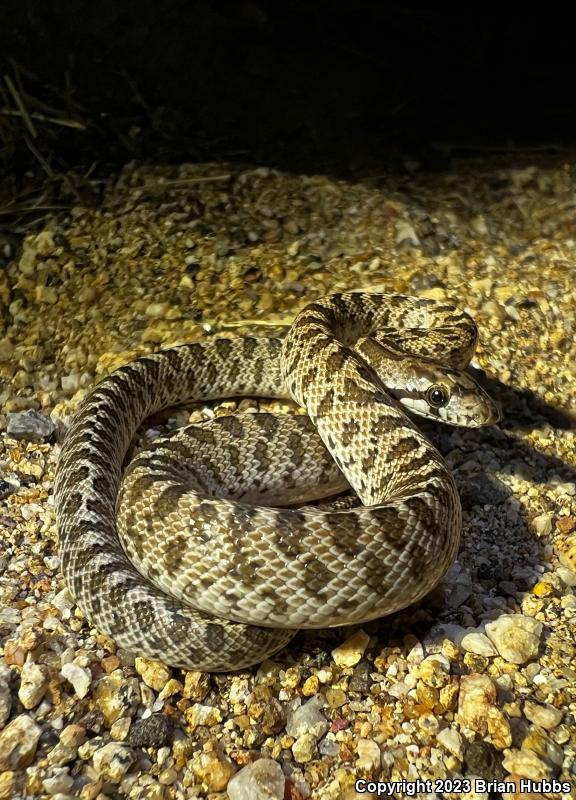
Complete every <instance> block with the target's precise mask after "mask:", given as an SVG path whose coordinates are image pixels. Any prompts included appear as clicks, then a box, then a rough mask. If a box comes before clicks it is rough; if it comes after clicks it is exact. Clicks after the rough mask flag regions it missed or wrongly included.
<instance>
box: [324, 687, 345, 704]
mask: <svg viewBox="0 0 576 800" xmlns="http://www.w3.org/2000/svg"><path fill="white" fill-rule="evenodd" d="M347 701H348V697H347V695H346V692H344V691H343V690H342V689H332V688H330V689H326V702H327V703H328V705H329V706H330V708H340V707H341V706H343V705H344V703H346V702H347Z"/></svg>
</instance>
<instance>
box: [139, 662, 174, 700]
mask: <svg viewBox="0 0 576 800" xmlns="http://www.w3.org/2000/svg"><path fill="white" fill-rule="evenodd" d="M134 667H135V669H136V672H137V673H138V674H139V675H141V676H142V680H143V681H144V683H145V684H146V686H149V687H150V688H151V689H154V690H155V691H157V692H161V691H162V689H163V688H164V687H165V686H166V684H167V683H168V681H169V680H170V678H171V677H172V671H171V670H170V668H169V667H167V666H166V665H165V664H162V663H161V662H160V661H151V660H150V659H148V658H142V657H140V656H138V657H137V658H135V659H134Z"/></svg>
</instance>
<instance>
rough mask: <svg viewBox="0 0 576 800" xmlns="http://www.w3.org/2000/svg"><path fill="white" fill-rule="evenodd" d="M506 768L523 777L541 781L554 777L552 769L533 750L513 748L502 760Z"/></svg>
mask: <svg viewBox="0 0 576 800" xmlns="http://www.w3.org/2000/svg"><path fill="white" fill-rule="evenodd" d="M502 766H503V767H504V769H506V770H508V772H514V773H516V774H517V775H521V776H522V777H523V778H530V779H531V780H533V781H541V780H544V779H545V778H551V777H552V769H551V767H549V766H548V765H547V764H545V763H544V761H542V759H541V758H539V757H538V756H537V755H536V753H533V752H532V750H511V751H510V752H509V753H508V754H507V755H506V757H505V758H504V760H503V762H502Z"/></svg>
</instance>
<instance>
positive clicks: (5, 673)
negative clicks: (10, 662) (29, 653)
mask: <svg viewBox="0 0 576 800" xmlns="http://www.w3.org/2000/svg"><path fill="white" fill-rule="evenodd" d="M11 676H12V671H11V670H10V669H8V667H6V666H5V665H4V664H0V728H2V727H3V726H4V723H5V722H6V720H7V719H8V717H9V716H10V711H11V709H12V692H11V691H10V679H11Z"/></svg>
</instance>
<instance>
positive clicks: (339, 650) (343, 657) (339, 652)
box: [332, 630, 370, 667]
mask: <svg viewBox="0 0 576 800" xmlns="http://www.w3.org/2000/svg"><path fill="white" fill-rule="evenodd" d="M369 641H370V637H369V636H368V634H367V633H365V632H364V631H363V630H359V631H356V633H354V634H353V635H352V636H350V637H349V638H348V639H346V641H345V642H343V643H342V644H341V645H339V646H338V647H336V648H334V650H332V658H333V659H334V661H335V663H336V664H337V665H338V666H339V667H353V666H355V665H356V664H357V663H358V662H359V661H360V659H361V658H362V656H363V655H364V651H365V650H366V648H367V647H368V642H369Z"/></svg>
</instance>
